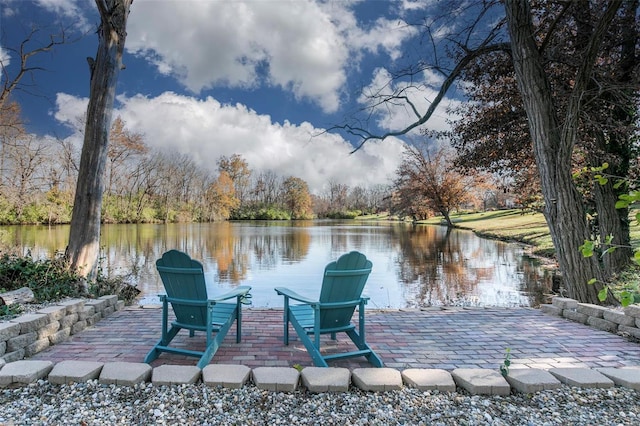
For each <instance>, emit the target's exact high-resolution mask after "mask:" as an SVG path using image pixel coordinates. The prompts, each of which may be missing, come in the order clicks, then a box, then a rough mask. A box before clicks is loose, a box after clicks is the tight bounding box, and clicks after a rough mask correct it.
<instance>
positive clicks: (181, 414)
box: [0, 381, 640, 426]
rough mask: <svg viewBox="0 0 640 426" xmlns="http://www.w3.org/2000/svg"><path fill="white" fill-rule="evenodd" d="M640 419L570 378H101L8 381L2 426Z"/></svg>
mask: <svg viewBox="0 0 640 426" xmlns="http://www.w3.org/2000/svg"><path fill="white" fill-rule="evenodd" d="M60 424H74V425H110V424H127V425H129V424H131V425H151V424H157V425H493V426H497V425H505V426H520V425H563V426H564V425H580V426H584V425H637V424H640V392H638V391H634V390H631V389H627V388H620V387H616V388H610V389H581V388H572V387H568V386H562V387H561V388H560V389H557V390H553V391H544V392H539V393H536V394H522V393H514V394H511V395H509V396H471V395H468V394H466V393H463V392H455V393H439V392H424V391H419V390H416V389H411V388H403V389H402V390H400V391H393V392H379V393H374V392H363V391H360V390H359V389H356V388H353V389H352V390H351V391H350V392H348V393H323V394H312V393H308V392H306V391H304V390H302V391H298V392H293V393H281V392H271V391H263V390H260V389H257V388H256V387H254V386H251V385H249V386H245V387H243V388H242V389H225V388H213V387H208V386H206V385H204V384H198V385H184V386H171V387H168V386H154V385H152V384H149V383H144V384H141V385H136V386H115V385H102V384H99V383H98V382H97V381H90V382H86V383H80V384H73V385H63V386H59V385H51V384H50V383H49V382H47V381H40V382H38V383H34V384H31V385H28V386H24V387H19V388H13V389H9V388H8V389H0V425H3V426H4V425H60Z"/></svg>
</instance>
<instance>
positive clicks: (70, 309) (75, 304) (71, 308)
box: [58, 299, 85, 315]
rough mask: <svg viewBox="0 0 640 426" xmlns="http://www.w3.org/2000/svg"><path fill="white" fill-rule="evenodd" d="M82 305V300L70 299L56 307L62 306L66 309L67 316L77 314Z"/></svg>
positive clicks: (83, 302)
mask: <svg viewBox="0 0 640 426" xmlns="http://www.w3.org/2000/svg"><path fill="white" fill-rule="evenodd" d="M84 304H85V301H84V300H83V299H71V300H65V301H64V302H59V303H58V305H60V306H64V307H65V308H66V309H67V315H69V314H74V313H77V312H78V311H80V310H81V309H82V308H83V307H84Z"/></svg>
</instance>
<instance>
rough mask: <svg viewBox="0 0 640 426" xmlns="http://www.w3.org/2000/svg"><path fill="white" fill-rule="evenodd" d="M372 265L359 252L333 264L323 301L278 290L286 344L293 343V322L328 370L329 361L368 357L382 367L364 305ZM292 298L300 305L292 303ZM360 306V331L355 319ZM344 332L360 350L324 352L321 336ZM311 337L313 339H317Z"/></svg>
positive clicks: (309, 349)
mask: <svg viewBox="0 0 640 426" xmlns="http://www.w3.org/2000/svg"><path fill="white" fill-rule="evenodd" d="M371 267H372V263H371V261H370V260H367V258H366V256H365V255H364V254H362V253H359V252H357V251H352V252H350V253H347V254H344V255H342V256H340V258H339V259H338V260H337V261H334V262H331V263H329V264H328V265H327V266H326V267H325V270H324V277H323V280H322V289H321V290H320V298H319V300H317V301H314V300H311V299H309V298H307V297H304V296H301V295H299V294H297V293H295V292H293V291H291V290H289V289H287V288H283V287H277V288H276V289H275V291H276V292H277V293H278V294H279V295H282V296H284V343H285V345H288V344H289V323H291V325H293V328H294V330H295V331H296V333H297V334H298V336H299V337H300V340H302V343H303V344H304V346H305V348H306V349H307V352H308V353H309V355H310V356H311V358H312V360H313V363H314V364H315V365H316V366H317V367H327V366H328V365H327V361H330V360H335V359H343V358H352V357H359V356H365V357H366V358H367V359H368V360H369V362H370V363H371V364H373V365H374V366H376V367H382V366H383V363H382V360H381V359H380V357H379V356H378V355H377V354H376V353H375V352H374V351H373V349H371V347H370V346H369V345H368V344H367V343H366V341H365V318H364V306H365V305H366V304H367V301H368V300H369V298H368V297H362V290H363V289H364V286H365V284H366V282H367V278H368V277H369V273H371ZM290 299H291V300H294V301H297V302H299V303H297V304H290V303H289V302H290ZM356 306H357V307H358V329H357V331H356V327H355V325H354V324H352V323H351V318H352V317H353V313H354V311H355V308H356ZM340 332H344V333H346V334H347V336H349V338H350V339H351V340H352V341H353V343H354V344H355V345H356V347H357V350H355V351H351V352H345V353H337V354H331V355H324V356H323V355H322V354H321V353H320V336H321V335H322V334H331V338H332V339H334V340H335V339H336V333H340ZM310 335H312V336H313V340H312V339H311V337H310Z"/></svg>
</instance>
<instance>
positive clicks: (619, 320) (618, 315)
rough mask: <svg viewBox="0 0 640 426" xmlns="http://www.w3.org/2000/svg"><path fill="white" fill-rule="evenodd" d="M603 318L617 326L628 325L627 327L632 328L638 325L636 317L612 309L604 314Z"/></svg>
mask: <svg viewBox="0 0 640 426" xmlns="http://www.w3.org/2000/svg"><path fill="white" fill-rule="evenodd" d="M603 318H604V319H606V320H607V321H611V322H614V323H616V324H620V325H626V326H627V327H632V326H634V325H635V324H636V319H635V318H634V317H632V316H629V315H625V314H624V313H623V312H618V311H614V310H611V309H609V310H607V311H605V312H604V314H603Z"/></svg>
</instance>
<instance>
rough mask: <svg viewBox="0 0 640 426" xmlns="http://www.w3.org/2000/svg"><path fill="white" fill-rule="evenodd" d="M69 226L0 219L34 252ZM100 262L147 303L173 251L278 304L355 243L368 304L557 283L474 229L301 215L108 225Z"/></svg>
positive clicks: (510, 247) (313, 285)
mask: <svg viewBox="0 0 640 426" xmlns="http://www.w3.org/2000/svg"><path fill="white" fill-rule="evenodd" d="M68 235H69V228H68V226H57V227H46V226H20V227H17V226H16V227H0V239H1V240H2V241H3V242H4V243H5V244H11V245H16V246H18V247H22V248H23V250H24V252H25V253H26V251H27V250H29V251H30V252H31V253H32V255H33V256H34V257H44V256H52V255H53V254H54V253H55V252H56V251H63V250H64V248H65V246H66V244H67V239H68ZM101 244H102V255H101V257H102V268H103V270H105V271H107V273H109V274H112V273H117V274H127V273H132V275H131V277H132V283H135V284H136V286H137V287H138V288H139V289H140V290H141V292H142V293H141V298H142V299H141V303H158V302H157V294H158V293H163V292H164V290H163V287H162V283H161V282H160V278H159V277H158V274H157V272H156V270H155V261H156V259H158V258H159V257H160V256H162V253H164V252H165V251H166V250H169V249H173V248H175V249H178V250H182V251H186V252H187V253H189V254H190V255H191V256H192V257H193V258H195V259H198V260H200V261H201V262H202V263H203V264H204V269H205V272H206V274H207V280H208V284H209V285H210V291H211V293H212V294H213V295H215V294H218V293H222V292H224V291H226V290H229V289H231V288H233V287H236V286H238V285H250V286H252V287H253V289H252V294H253V306H255V307H281V306H282V305H283V302H282V297H278V296H277V295H276V293H275V292H274V291H273V288H274V287H278V286H284V287H289V288H291V289H294V290H296V291H297V292H298V293H301V294H303V295H307V296H309V297H315V296H317V295H318V294H319V287H320V284H321V280H322V272H323V270H324V267H325V265H326V264H327V263H329V262H330V261H332V260H335V259H336V258H337V257H339V256H340V255H341V254H343V253H346V252H348V251H351V250H358V251H361V252H363V253H364V254H365V255H366V256H367V257H368V258H369V259H371V261H372V262H373V271H372V272H371V275H370V277H369V281H368V282H367V287H366V288H365V293H366V294H367V295H368V296H370V297H371V301H370V305H369V306H370V307H371V308H404V307H426V306H441V305H454V306H499V307H513V306H536V305H538V304H539V303H540V302H541V300H542V299H541V297H542V294H543V293H544V292H548V291H549V290H548V289H549V288H550V287H551V277H550V273H548V272H547V271H545V270H544V269H543V268H541V267H540V266H539V264H538V262H537V261H536V260H535V259H532V258H529V257H527V256H526V255H525V253H524V250H523V248H522V247H520V246H519V245H515V244H506V243H503V242H500V241H493V240H487V239H482V238H478V237H476V236H475V235H474V234H473V233H472V232H470V231H460V230H448V229H447V228H446V227H440V226H431V225H411V224H403V223H390V222H375V223H371V222H355V221H299V222H298V221H296V222H224V223H213V224H167V225H165V224H144V225H105V226H103V228H102V237H101Z"/></svg>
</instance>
